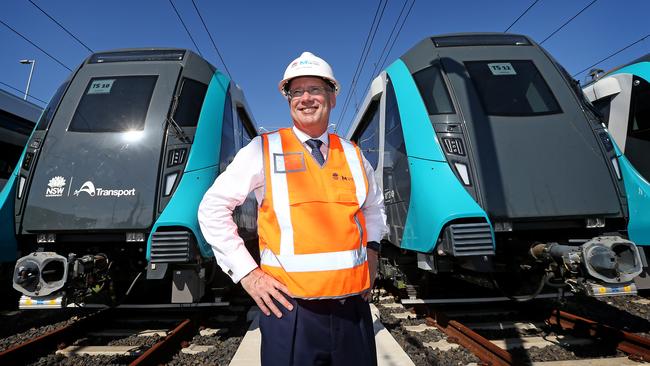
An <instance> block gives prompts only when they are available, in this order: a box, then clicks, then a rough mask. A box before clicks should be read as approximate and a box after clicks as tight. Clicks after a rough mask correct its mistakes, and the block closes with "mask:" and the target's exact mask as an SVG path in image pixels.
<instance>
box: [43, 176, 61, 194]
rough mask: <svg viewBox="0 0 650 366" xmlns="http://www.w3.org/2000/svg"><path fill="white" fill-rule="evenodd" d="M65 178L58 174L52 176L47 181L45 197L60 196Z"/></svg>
mask: <svg viewBox="0 0 650 366" xmlns="http://www.w3.org/2000/svg"><path fill="white" fill-rule="evenodd" d="M65 183H66V182H65V178H63V177H62V176H60V175H57V176H56V177H52V178H51V179H50V181H49V182H48V183H47V189H46V190H45V197H61V196H63V192H64V191H65Z"/></svg>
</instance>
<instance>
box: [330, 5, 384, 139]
mask: <svg viewBox="0 0 650 366" xmlns="http://www.w3.org/2000/svg"><path fill="white" fill-rule="evenodd" d="M382 3H383V7H382V6H381V5H382ZM387 4H388V1H386V2H383V1H381V0H380V2H379V4H378V5H377V10H376V11H375V17H374V18H373V20H372V24H371V25H370V30H369V31H368V36H366V41H365V42H364V46H363V50H362V52H361V56H360V57H359V61H358V62H357V68H356V69H355V71H354V76H353V77H352V82H351V83H350V89H349V92H348V94H347V96H346V98H345V101H344V103H343V110H342V111H341V115H340V116H339V120H338V122H337V123H336V126H337V130H338V126H339V125H340V124H341V121H342V120H343V117H344V116H345V112H346V111H347V107H348V105H349V102H350V101H351V100H352V95H353V93H354V88H355V86H356V84H357V81H358V79H359V77H360V76H361V72H362V71H363V65H364V64H365V62H366V61H365V60H366V59H367V57H368V54H369V53H370V49H371V48H372V43H373V41H374V39H375V34H377V29H378V28H379V24H380V23H381V19H382V17H383V15H384V10H385V9H386V5H387ZM380 8H381V11H380ZM378 14H379V17H378V16H377V15H378Z"/></svg>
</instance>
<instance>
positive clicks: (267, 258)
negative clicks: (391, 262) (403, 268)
mask: <svg viewBox="0 0 650 366" xmlns="http://www.w3.org/2000/svg"><path fill="white" fill-rule="evenodd" d="M260 257H261V262H262V264H264V265H266V266H269V267H281V268H283V269H284V270H285V272H317V271H333V270H339V269H350V268H354V267H357V266H360V265H362V264H363V263H364V262H365V261H366V258H367V252H366V247H361V248H359V249H355V250H345V251H341V252H330V253H313V254H294V255H278V256H276V255H275V254H273V252H272V251H271V250H269V249H268V248H267V249H264V250H263V251H262V254H261V255H260Z"/></svg>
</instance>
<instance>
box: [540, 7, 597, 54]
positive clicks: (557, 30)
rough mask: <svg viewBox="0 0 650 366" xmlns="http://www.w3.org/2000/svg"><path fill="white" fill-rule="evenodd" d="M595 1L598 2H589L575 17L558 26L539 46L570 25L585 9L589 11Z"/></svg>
mask: <svg viewBox="0 0 650 366" xmlns="http://www.w3.org/2000/svg"><path fill="white" fill-rule="evenodd" d="M596 1H598V0H593V1H592V2H590V3H589V4H587V6H585V7H584V8H582V10H580V11H579V12H578V13H577V14H576V15H574V16H572V17H571V18H570V19H569V20H567V21H566V22H564V24H562V25H561V26H559V27H558V28H557V29H555V30H554V31H553V32H552V33H551V34H549V35H548V37H546V38H544V40H543V41H541V42H539V44H543V43H544V42H546V41H547V40H548V39H549V38H551V37H553V36H554V35H555V33H557V32H559V31H560V30H561V29H562V28H564V27H565V26H566V25H567V24H569V23H571V22H572V21H573V20H574V19H575V18H577V17H578V15H580V14H582V12H584V11H585V10H587V9H589V7H591V6H592V5H594V4H595V3H596Z"/></svg>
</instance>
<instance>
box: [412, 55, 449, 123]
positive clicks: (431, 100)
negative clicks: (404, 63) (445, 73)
mask: <svg viewBox="0 0 650 366" xmlns="http://www.w3.org/2000/svg"><path fill="white" fill-rule="evenodd" d="M413 79H414V80H415V84H416V85H417V86H418V90H419V91H420V95H421V96H422V100H423V101H424V104H425V105H426V106H427V110H428V111H429V115H434V114H453V113H455V111H454V106H453V104H452V103H451V98H450V97H449V91H447V86H446V85H445V82H444V80H443V79H442V73H441V72H440V66H438V65H431V66H429V67H427V68H426V69H424V70H420V71H418V72H416V73H414V74H413Z"/></svg>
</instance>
